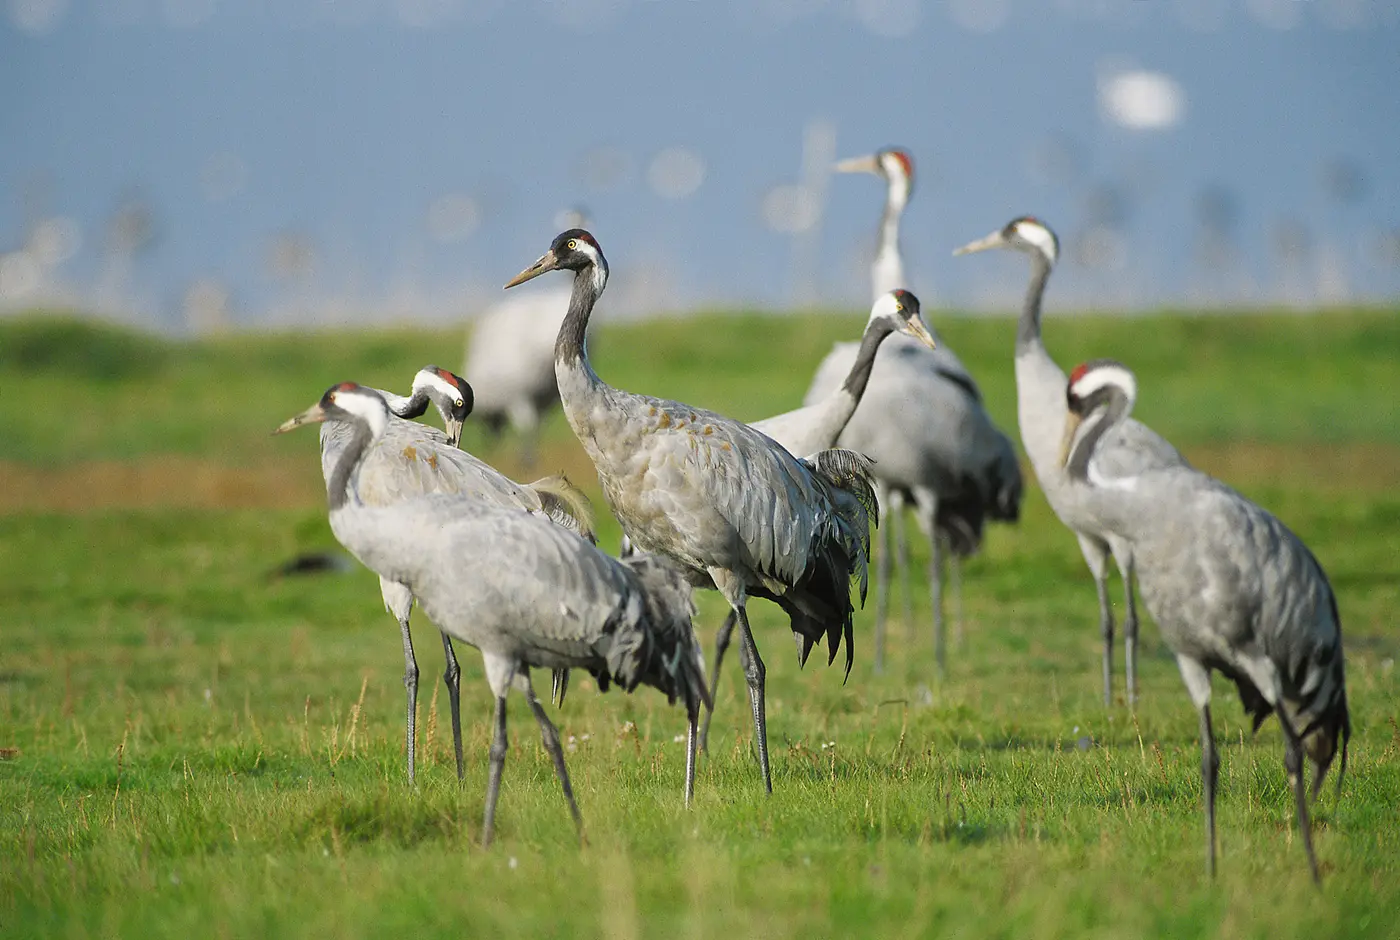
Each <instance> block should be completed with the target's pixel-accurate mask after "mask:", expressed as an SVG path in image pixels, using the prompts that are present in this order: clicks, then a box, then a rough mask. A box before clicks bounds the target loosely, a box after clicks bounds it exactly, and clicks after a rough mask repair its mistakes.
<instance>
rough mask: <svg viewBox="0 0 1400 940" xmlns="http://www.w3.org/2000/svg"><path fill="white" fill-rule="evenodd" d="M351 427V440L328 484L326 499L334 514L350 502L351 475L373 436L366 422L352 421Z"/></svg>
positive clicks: (341, 454) (347, 443) (337, 462)
mask: <svg viewBox="0 0 1400 940" xmlns="http://www.w3.org/2000/svg"><path fill="white" fill-rule="evenodd" d="M350 427H351V432H350V440H349V441H348V442H346V444H345V449H344V450H342V451H341V452H340V459H339V460H338V461H336V464H335V469H334V470H332V471H331V478H330V481H329V482H328V483H327V484H326V499H327V500H328V501H329V502H330V506H331V511H332V512H334V511H335V510H337V509H340V508H341V507H342V506H344V505H345V503H346V502H347V501H348V500H349V498H350V475H351V474H352V473H354V472H355V468H356V467H358V466H359V465H360V458H361V457H363V456H364V454H365V448H366V447H368V446H369V442H370V438H371V437H372V436H373V434H372V433H371V431H370V428H369V424H368V423H366V422H364V421H351V422H350Z"/></svg>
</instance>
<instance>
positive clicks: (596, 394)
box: [506, 229, 869, 792]
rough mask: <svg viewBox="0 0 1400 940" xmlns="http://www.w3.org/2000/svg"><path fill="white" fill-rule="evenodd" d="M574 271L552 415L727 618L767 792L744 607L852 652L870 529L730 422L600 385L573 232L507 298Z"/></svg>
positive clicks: (825, 485)
mask: <svg viewBox="0 0 1400 940" xmlns="http://www.w3.org/2000/svg"><path fill="white" fill-rule="evenodd" d="M559 268H564V269H569V270H573V271H574V272H575V276H574V287H573V294H572V297H571V299H570V302H569V313H568V315H567V316H566V317H565V319H564V325H563V327H562V328H561V329H560V332H559V338H558V342H557V343H556V346H555V376H556V378H557V379H558V382H559V391H560V396H561V399H562V401H563V406H564V414H565V416H566V417H567V418H568V420H569V425H570V427H571V428H572V429H573V431H574V434H575V436H576V437H577V438H578V439H579V441H580V442H581V443H582V444H583V447H584V450H585V451H586V452H587V454H588V456H589V458H590V459H591V460H592V461H593V464H594V467H595V468H596V469H597V471H598V479H599V482H600V483H601V484H602V488H603V494H604V497H605V498H606V499H607V502H608V505H609V506H610V507H611V509H612V510H613V513H614V514H615V515H616V516H617V518H618V520H619V522H621V524H622V529H623V531H624V532H625V533H626V534H627V536H628V538H629V539H630V540H631V542H632V544H633V545H634V546H635V547H636V548H637V549H639V550H641V551H644V552H654V553H656V554H661V555H665V556H667V557H669V558H671V559H672V560H673V561H675V562H676V563H677V564H679V565H680V566H681V567H682V568H683V569H684V570H685V571H686V573H687V575H688V577H690V579H691V580H692V582H693V583H695V584H697V585H699V586H704V587H714V588H716V589H718V590H719V591H720V592H721V593H722V594H723V595H724V597H725V599H726V600H727V601H728V602H729V604H730V607H731V608H732V609H733V610H734V611H735V613H736V615H737V617H738V619H739V625H740V630H741V642H742V649H743V653H744V657H743V658H744V663H745V673H746V678H747V680H748V683H749V699H750V705H751V706H752V709H753V715H754V725H755V731H756V736H757V746H758V758H759V766H760V768H761V770H762V773H763V778H764V785H765V787H766V788H767V789H768V790H769V791H770V792H771V790H772V778H771V775H770V772H769V765H768V746H767V732H766V717H765V708H766V706H765V703H764V666H763V661H762V659H761V658H760V657H759V655H758V648H757V646H756V645H755V644H754V641H753V636H752V632H751V631H750V629H749V624H748V617H747V613H746V611H745V604H746V602H747V599H748V597H749V596H750V595H758V596H761V597H768V598H770V599H773V600H775V601H776V602H777V603H778V604H779V605H780V606H782V607H783V609H784V610H786V611H787V612H788V614H789V618H790V622H791V625H792V629H793V631H794V632H795V633H796V634H798V636H799V638H800V640H799V642H800V643H801V644H802V649H803V650H804V651H805V650H809V649H810V648H811V646H812V645H814V644H815V643H818V642H820V641H821V640H823V639H825V640H826V641H827V644H828V649H829V651H830V657H829V661H830V659H834V658H835V655H836V652H837V650H838V649H839V646H840V643H841V641H842V640H843V639H844V641H845V643H846V660H847V670H848V672H849V668H850V663H851V658H852V655H853V653H852V646H851V617H852V614H853V610H854V608H853V606H852V603H851V599H850V587H851V584H850V582H851V578H852V577H853V576H854V577H857V578H862V577H863V574H864V570H865V560H866V553H865V543H866V542H867V541H868V538H869V520H868V517H867V516H866V513H865V510H864V509H863V507H862V506H861V503H860V501H859V500H858V499H856V498H855V497H853V496H852V495H851V494H850V493H849V492H847V491H845V490H843V489H841V488H840V487H838V486H837V485H836V484H835V483H833V482H832V481H831V480H829V479H827V478H826V477H825V476H823V475H822V473H821V472H820V471H819V469H818V468H817V466H816V465H814V464H813V463H810V462H805V461H801V460H798V459H797V458H795V457H793V456H792V455H791V454H789V453H788V452H787V451H786V450H784V449H783V448H782V447H780V446H778V445H777V444H776V443H774V442H773V441H772V440H771V439H770V438H768V437H766V436H764V435H763V434H762V433H760V432H758V431H755V430H754V429H753V428H751V427H749V426H748V425H746V424H743V423H742V422H739V421H735V420H733V419H730V418H726V417H724V416H722V415H718V414H715V413H713V412H710V411H705V410H703V409H699V408H692V407H690V406H688V405H684V404H682V403H680V402H675V401H668V400H666V399H660V398H652V397H648V396H644V395H635V394H632V393H630V392H626V391H623V390H621V389H617V388H614V387H612V386H610V385H608V384H606V383H605V382H604V381H603V380H602V379H600V378H599V377H598V375H597V373H595V372H594V371H593V368H592V366H591V364H590V363H589V361H588V357H587V353H586V351H585V348H584V338H585V334H586V332H587V327H588V319H589V316H590V315H591V313H592V310H593V306H594V304H595V303H596V302H597V300H598V297H599V296H601V294H602V293H603V289H604V287H605V285H606V283H607V277H608V267H607V261H606V259H605V258H604V257H603V254H602V250H601V249H600V248H599V247H598V243H597V241H596V240H594V238H593V236H592V235H590V234H588V233H587V232H585V231H583V230H581V229H571V230H569V231H566V232H564V233H562V234H561V235H559V236H558V237H557V238H555V239H554V242H553V244H552V245H551V246H550V249H549V251H548V252H546V253H545V255H544V256H542V257H541V258H540V259H539V260H538V261H537V262H535V263H534V264H533V265H531V266H530V267H529V268H527V269H526V270H525V271H522V272H521V273H520V274H519V275H518V276H516V277H515V278H514V279H512V281H511V282H510V283H509V284H507V285H506V286H507V287H510V286H514V285H515V284H519V283H522V282H524V281H527V280H529V279H531V278H533V277H536V276H538V275H540V274H543V273H545V272H546V271H552V270H556V269H559Z"/></svg>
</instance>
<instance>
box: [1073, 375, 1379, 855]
mask: <svg viewBox="0 0 1400 940" xmlns="http://www.w3.org/2000/svg"><path fill="white" fill-rule="evenodd" d="M1136 398H1137V381H1136V379H1135V378H1134V376H1133V374H1132V373H1131V372H1130V371H1128V369H1127V368H1126V367H1125V366H1124V365H1122V364H1121V363H1118V362H1114V361H1112V360H1106V359H1105V360H1095V361H1093V362H1089V363H1085V364H1084V365H1081V366H1079V367H1078V368H1076V369H1075V370H1074V372H1073V373H1072V374H1071V376H1070V381H1069V385H1068V390H1067V399H1068V401H1067V418H1066V422H1065V427H1064V433H1063V444H1062V451H1063V453H1064V455H1065V456H1064V458H1063V459H1062V461H1061V462H1062V463H1063V465H1064V467H1065V473H1066V475H1067V476H1068V478H1069V481H1070V486H1072V487H1075V488H1078V489H1082V490H1084V491H1086V492H1087V493H1088V494H1089V495H1090V497H1091V498H1092V499H1093V501H1094V504H1095V506H1096V508H1097V510H1098V513H1099V517H1100V518H1101V519H1102V520H1103V521H1104V525H1105V528H1106V529H1107V530H1108V531H1111V532H1114V533H1115V534H1117V535H1118V536H1119V537H1121V538H1124V539H1127V540H1128V541H1129V542H1130V543H1131V545H1132V549H1133V559H1134V562H1135V565H1136V568H1137V577H1138V583H1139V585H1140V588H1141V590H1142V599H1143V603H1144V604H1146V605H1147V610H1148V612H1149V613H1151V614H1152V617H1153V619H1154V620H1156V621H1157V624H1158V626H1159V627H1161V630H1162V638H1163V639H1164V640H1166V642H1167V645H1168V646H1169V647H1171V649H1172V651H1173V652H1174V653H1175V654H1176V661H1177V666H1178V668H1179V669H1180V670H1181V678H1182V680H1183V681H1184V682H1185V683H1186V691H1187V692H1188V693H1189V694H1190V696H1191V701H1192V703H1193V704H1194V705H1195V706H1196V711H1197V712H1198V713H1199V715H1200V725H1201V729H1200V731H1201V781H1202V784H1203V788H1204V790H1205V804H1206V870H1207V871H1208V872H1209V873H1210V874H1212V875H1214V873H1215V785H1216V776H1217V774H1218V772H1219V767H1220V757H1219V755H1218V754H1217V753H1216V749H1215V738H1214V733H1213V731H1212V729H1211V720H1210V700H1211V688H1210V676H1211V672H1212V671H1216V672H1220V673H1223V674H1224V675H1225V676H1226V677H1227V678H1229V679H1230V680H1232V681H1233V682H1234V683H1235V685H1236V687H1237V688H1238V689H1239V694H1240V699H1241V701H1242V702H1243V703H1244V707H1245V711H1246V712H1248V713H1249V715H1250V716H1251V717H1252V719H1253V721H1254V729H1255V730H1256V731H1257V730H1258V729H1259V726H1260V724H1262V723H1263V722H1264V721H1265V720H1267V719H1268V717H1269V715H1270V714H1274V715H1277V716H1278V720H1279V724H1280V725H1281V726H1282V727H1283V737H1284V742H1285V749H1284V767H1285V768H1286V769H1287V771H1288V775H1289V777H1290V778H1291V779H1290V782H1291V784H1292V786H1293V792H1294V797H1295V802H1296V804H1297V813H1298V831H1299V833H1300V834H1301V836H1302V839H1303V848H1304V849H1305V850H1306V852H1307V855H1308V867H1309V869H1310V870H1311V872H1312V876H1313V880H1314V881H1316V880H1318V870H1317V855H1316V854H1315V853H1314V851H1313V845H1312V831H1311V827H1310V825H1309V822H1308V805H1307V803H1308V801H1307V795H1306V794H1305V792H1304V786H1305V785H1304V782H1303V755H1304V754H1305V753H1306V754H1307V756H1308V758H1309V759H1310V760H1311V761H1312V763H1313V766H1314V773H1313V781H1312V795H1313V798H1314V799H1315V798H1316V797H1317V794H1318V791H1319V790H1320V789H1321V787H1322V781H1323V778H1324V777H1325V776H1326V774H1327V769H1328V767H1330V766H1331V764H1332V760H1333V758H1334V757H1335V756H1336V754H1337V751H1338V749H1339V743H1340V750H1341V755H1342V763H1341V767H1340V769H1339V770H1338V773H1337V789H1338V795H1339V796H1340V793H1341V782H1342V777H1343V776H1344V775H1345V773H1346V760H1347V744H1348V743H1349V741H1350V739H1351V716H1350V713H1349V711H1348V709H1347V694H1346V671H1345V668H1344V666H1343V660H1342V626H1341V618H1340V617H1339V615H1338V613H1337V599H1336V596H1335V595H1334V594H1333V593H1332V586H1331V584H1330V583H1328V580H1327V575H1326V573H1325V572H1324V571H1323V570H1322V566H1321V565H1320V564H1319V563H1318V561H1317V559H1316V558H1315V557H1314V556H1313V554H1312V552H1310V551H1309V550H1308V548H1307V546H1306V545H1304V544H1303V542H1302V541H1301V540H1300V539H1299V538H1298V537H1297V536H1296V535H1294V534H1293V533H1292V532H1291V531H1289V529H1288V528H1287V527H1286V526H1285V525H1284V524H1283V523H1282V522H1280V521H1279V520H1278V519H1277V518H1276V517H1275V516H1273V515H1272V514H1271V513H1269V512H1268V511H1266V510H1264V509H1262V508H1261V507H1259V506H1258V505H1256V504H1254V503H1252V502H1250V501H1249V500H1248V499H1245V498H1244V497H1243V496H1241V495H1240V494H1239V493H1237V492H1235V491H1234V490H1232V489H1230V488H1229V487H1228V486H1226V485H1225V484H1223V483H1221V482H1220V481H1218V480H1216V479H1214V478H1212V477H1210V476H1207V475H1206V474H1204V473H1202V472H1200V471H1198V470H1194V469H1192V468H1190V467H1184V466H1173V467H1164V468H1153V469H1146V470H1143V471H1142V472H1140V473H1136V474H1131V475H1118V474H1114V475H1108V474H1105V472H1104V469H1103V468H1102V467H1101V466H1100V464H1099V457H1100V453H1099V445H1100V443H1101V441H1102V440H1103V439H1104V438H1105V437H1106V436H1107V434H1108V433H1110V432H1111V430H1112V429H1114V428H1116V427H1118V426H1121V424H1122V422H1123V421H1124V420H1125V419H1126V418H1127V416H1128V414H1129V412H1130V411H1131V410H1132V407H1133V404H1134V402H1135V401H1136Z"/></svg>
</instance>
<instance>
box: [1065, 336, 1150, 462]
mask: <svg viewBox="0 0 1400 940" xmlns="http://www.w3.org/2000/svg"><path fill="white" fill-rule="evenodd" d="M1136 401H1137V378H1136V377H1135V376H1134V375H1133V373H1132V372H1131V371H1130V370H1129V369H1128V367H1127V366H1125V365H1123V363H1121V362H1118V361H1117V360H1115V359H1091V360H1089V361H1088V362H1084V363H1080V364H1079V365H1077V366H1075V367H1074V371H1073V372H1071V373H1070V375H1069V386H1068V387H1067V388H1066V389H1065V406H1066V407H1067V408H1068V409H1069V415H1068V417H1067V418H1066V420H1065V436H1064V439H1063V441H1061V444H1060V465H1061V466H1063V465H1064V464H1066V463H1067V462H1068V461H1069V455H1070V450H1071V445H1072V444H1073V443H1074V437H1075V434H1077V433H1078V431H1079V425H1080V424H1081V423H1082V422H1083V421H1084V419H1085V418H1087V417H1089V416H1090V415H1092V414H1094V413H1095V412H1097V411H1099V410H1101V409H1103V408H1106V407H1108V406H1109V405H1110V404H1112V405H1116V406H1117V410H1118V411H1119V412H1121V413H1122V414H1124V415H1126V413H1127V412H1128V411H1130V410H1131V409H1132V407H1133V403H1134V402H1136Z"/></svg>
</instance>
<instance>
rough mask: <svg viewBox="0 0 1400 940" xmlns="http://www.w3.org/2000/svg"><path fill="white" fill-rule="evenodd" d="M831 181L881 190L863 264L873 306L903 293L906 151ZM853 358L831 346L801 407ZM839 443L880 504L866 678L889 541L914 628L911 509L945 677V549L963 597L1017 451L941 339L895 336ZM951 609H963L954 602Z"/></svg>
mask: <svg viewBox="0 0 1400 940" xmlns="http://www.w3.org/2000/svg"><path fill="white" fill-rule="evenodd" d="M836 170H837V171H838V172H843V173H872V174H874V175H876V176H879V177H881V178H882V179H884V180H885V184H886V187H885V207H884V211H883V213H882V215H881V219H880V233H879V238H878V241H877V244H876V251H875V260H874V262H873V263H872V265H871V282H872V284H873V286H874V291H875V295H876V296H877V297H878V296H879V295H881V294H883V293H885V292H886V291H889V290H893V289H895V288H900V287H905V286H907V284H906V282H905V276H904V261H903V258H902V255H901V253H900V248H899V223H900V219H901V217H902V215H903V213H904V209H905V207H906V206H907V205H908V202H909V197H910V195H911V194H912V192H913V185H914V161H913V159H912V158H911V157H910V156H909V154H908V152H906V151H904V150H900V149H898V148H886V149H884V150H880V151H878V152H877V153H875V154H872V155H870V156H866V157H855V158H852V159H849V160H843V161H841V162H840V163H838V164H836ZM934 335H935V338H936V334H934ZM858 351H859V350H858V347H857V346H856V345H855V344H854V343H838V344H836V346H835V347H834V348H833V349H832V351H831V353H830V354H829V355H828V356H827V357H826V359H825V360H823V362H822V363H821V365H820V366H819V367H818V368H817V373H816V375H815V376H814V377H813V380H812V385H811V387H810V388H809V389H808V392H807V398H806V401H807V402H809V403H810V402H814V401H816V400H818V399H820V398H821V397H823V396H825V395H827V394H829V393H830V391H831V389H833V388H835V387H836V386H837V385H838V384H839V383H840V382H841V380H842V377H843V376H845V375H846V374H847V372H848V371H849V369H850V367H851V365H852V363H854V361H855V359H856V356H857V355H858ZM890 414H900V415H902V416H905V417H907V420H902V421H901V424H900V426H899V427H897V428H896V427H894V426H892V425H891V424H890V422H889V421H888V418H887V416H888V415H890ZM837 443H838V445H839V446H841V447H846V448H850V449H852V450H857V451H860V452H861V453H864V454H867V455H869V456H870V457H871V458H872V459H873V460H874V463H875V478H876V492H877V494H878V497H879V503H880V537H879V538H880V547H879V552H878V554H879V561H878V565H877V567H876V572H875V584H876V596H877V600H876V605H875V669H876V671H880V670H882V669H883V668H884V647H885V620H886V616H887V613H888V608H889V582H890V568H891V561H892V559H891V555H890V545H889V540H890V533H891V531H893V537H894V541H895V545H896V551H897V556H898V567H899V569H900V571H901V572H902V573H903V575H902V577H903V580H904V585H905V586H904V598H905V601H904V603H905V620H906V622H907V623H908V624H909V625H910V626H911V628H912V624H913V618H912V613H911V608H910V603H911V602H910V598H911V594H910V590H909V584H908V577H909V574H908V572H909V561H908V548H907V542H906V540H905V534H904V507H905V506H906V505H907V504H908V503H910V502H912V503H913V505H914V508H915V510H916V518H917V520H918V523H919V527H920V529H921V531H922V532H923V533H924V535H925V536H926V537H927V538H928V540H929V551H930V559H929V591H930V595H931V602H932V607H933V626H934V651H935V656H936V660H937V663H938V667H939V669H940V670H942V669H944V668H945V666H946V650H945V645H946V644H945V640H944V615H943V569H944V553H945V547H946V550H947V555H948V566H949V567H950V568H951V571H952V576H953V583H954V587H955V589H956V590H957V592H958V593H959V594H960V593H961V577H960V571H959V564H960V562H959V559H960V558H962V557H964V556H967V555H970V554H972V553H974V552H975V551H976V550H977V548H978V547H979V546H980V544H981V539H982V530H983V527H984V525H985V522H986V520H987V519H989V518H990V519H993V520H997V521H1005V522H1014V521H1016V519H1017V518H1018V517H1019V515H1020V504H1021V491H1022V483H1021V469H1020V466H1019V464H1018V463H1017V460H1016V452H1015V449H1014V448H1013V447H1012V445H1011V441H1010V439H1009V438H1007V436H1006V435H1005V434H1003V433H1002V432H1001V431H1000V430H999V429H998V428H997V427H996V424H995V423H994V422H993V421H992V419H991V416H990V415H988V414H987V411H986V408H985V407H984V406H983V403H982V393H981V390H980V389H979V388H978V387H977V382H976V381H975V380H974V379H973V377H972V375H971V374H970V373H969V372H968V370H967V367H966V366H964V365H963V363H962V361H961V360H960V359H959V358H958V357H957V355H956V354H955V353H954V352H953V351H952V350H951V349H949V348H948V345H947V344H946V343H944V342H943V341H942V340H941V339H940V340H938V343H937V348H933V349H930V348H928V347H926V346H922V345H920V344H918V343H916V342H913V341H911V340H910V339H908V338H906V337H900V336H897V337H894V338H892V339H891V340H890V341H889V342H888V343H886V344H885V345H884V347H883V348H882V349H881V350H880V352H879V354H878V355H877V356H876V358H875V366H874V370H873V373H872V376H871V380H870V387H869V388H868V389H867V390H866V394H865V399H864V401H863V402H862V404H861V406H860V407H858V408H857V409H856V411H855V414H854V415H853V416H852V418H851V420H850V423H849V424H848V425H847V426H846V430H845V431H844V432H843V433H842V435H841V437H840V438H839V439H838V442H837ZM887 520H888V522H889V523H890V524H889V525H886V521H887ZM958 609H959V611H960V610H961V603H959V604H958ZM959 620H960V614H959Z"/></svg>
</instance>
